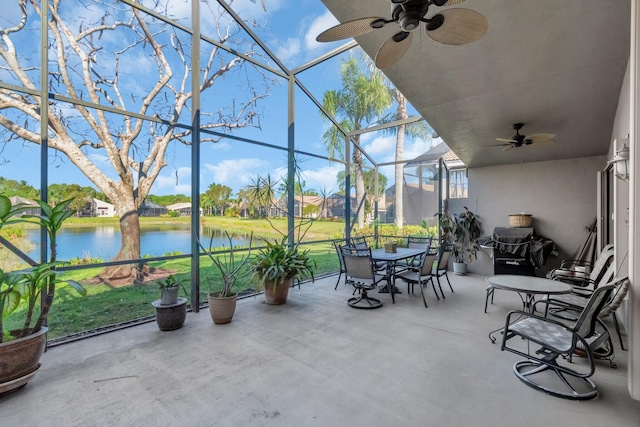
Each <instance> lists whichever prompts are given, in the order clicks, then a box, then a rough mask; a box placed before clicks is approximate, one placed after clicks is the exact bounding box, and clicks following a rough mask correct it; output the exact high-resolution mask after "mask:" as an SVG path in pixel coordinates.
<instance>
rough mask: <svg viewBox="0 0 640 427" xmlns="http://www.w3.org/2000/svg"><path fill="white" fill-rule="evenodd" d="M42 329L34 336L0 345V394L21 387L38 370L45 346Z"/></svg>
mask: <svg viewBox="0 0 640 427" xmlns="http://www.w3.org/2000/svg"><path fill="white" fill-rule="evenodd" d="M47 331H48V329H47V328H45V327H43V328H41V329H40V331H38V332H36V333H35V334H31V335H29V336H26V337H24V338H20V339H17V340H13V341H9V342H5V343H2V344H0V394H2V393H6V392H9V391H12V390H15V389H16V388H19V387H22V386H23V385H25V384H27V382H28V381H29V380H30V379H31V378H33V377H34V376H35V374H36V372H37V371H38V369H39V368H40V357H41V356H42V353H43V352H44V349H45V346H46V345H47Z"/></svg>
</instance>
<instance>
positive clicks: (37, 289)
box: [0, 195, 86, 341]
mask: <svg viewBox="0 0 640 427" xmlns="http://www.w3.org/2000/svg"><path fill="white" fill-rule="evenodd" d="M72 201H73V199H69V200H65V201H62V202H60V203H58V204H57V205H56V206H54V207H51V206H49V205H48V204H47V203H45V202H43V201H41V200H38V201H37V203H38V205H39V206H40V214H38V215H26V214H25V215H22V216H20V215H21V214H23V212H25V211H26V206H25V205H16V206H12V205H11V200H9V198H8V197H6V196H4V195H0V228H2V227H3V226H5V225H8V224H15V223H21V222H22V223H24V222H31V223H35V224H39V225H40V226H41V227H42V228H44V229H45V230H46V232H47V235H48V237H49V249H50V255H49V261H48V262H44V263H42V264H40V265H38V264H37V263H35V262H33V260H30V259H29V258H28V257H27V256H26V255H24V254H21V255H22V256H23V258H26V259H28V260H29V261H30V264H31V265H32V266H31V267H30V268H27V269H24V270H19V271H15V272H9V273H6V274H5V273H4V272H2V274H0V279H2V281H1V282H0V309H1V310H0V311H1V312H2V319H3V320H4V319H7V318H8V317H9V316H15V315H17V313H24V320H23V322H22V327H21V329H18V330H15V331H5V330H4V321H3V322H2V323H0V339H1V340H3V341H4V340H7V339H13V338H22V337H24V336H27V335H29V334H32V333H35V332H38V331H39V330H40V329H41V328H42V326H43V325H44V324H45V322H46V320H47V316H48V315H49V311H50V309H51V305H52V304H53V299H54V296H55V290H56V285H57V284H59V283H68V284H69V285H71V286H72V287H73V288H74V289H76V290H77V291H78V292H79V293H80V294H81V295H83V296H84V295H86V290H85V289H84V288H83V287H82V285H80V283H78V282H76V281H73V280H61V279H59V278H58V277H57V276H56V266H58V265H59V263H57V262H56V236H57V233H58V231H59V230H60V228H61V227H62V224H63V222H64V221H65V220H66V219H67V218H69V217H70V216H72V215H74V214H75V211H74V210H73V209H69V205H70V204H71V202H72ZM2 243H3V244H4V245H5V246H7V247H9V248H10V249H11V250H12V251H19V250H18V249H17V248H15V247H13V246H12V245H11V244H10V243H9V242H8V241H4V240H2ZM38 302H39V304H38ZM23 304H24V305H26V308H25V310H24V311H23V310H19V308H20V307H21V306H22V305H23ZM37 308H39V312H38V310H37Z"/></svg>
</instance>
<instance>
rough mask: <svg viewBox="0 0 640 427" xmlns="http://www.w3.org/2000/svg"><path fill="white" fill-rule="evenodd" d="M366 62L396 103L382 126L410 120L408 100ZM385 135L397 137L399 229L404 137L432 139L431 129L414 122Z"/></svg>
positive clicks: (396, 178)
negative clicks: (394, 108)
mask: <svg viewBox="0 0 640 427" xmlns="http://www.w3.org/2000/svg"><path fill="white" fill-rule="evenodd" d="M364 60H365V61H366V62H367V63H368V64H369V70H370V71H371V73H372V74H379V75H381V76H382V78H383V79H384V82H385V84H386V85H387V90H388V91H389V93H390V95H391V97H392V99H393V101H394V102H395V103H396V105H397V107H396V111H395V113H391V114H388V115H386V116H385V117H383V118H382V119H381V120H380V124H384V123H390V122H393V121H396V120H404V119H407V118H409V115H408V114H407V98H406V97H405V96H404V95H403V94H402V92H400V91H399V90H398V89H396V88H395V86H393V84H392V83H391V82H390V81H389V80H388V79H387V78H386V77H385V76H384V74H382V72H381V71H380V70H379V69H377V68H376V67H375V65H374V64H373V62H372V61H371V59H369V58H368V57H366V58H364ZM383 132H384V133H387V134H389V133H390V134H394V135H396V155H395V162H396V164H395V180H396V191H395V193H396V194H395V200H394V205H395V215H396V220H395V223H396V227H398V228H399V229H400V228H402V226H403V225H404V224H403V220H404V212H403V197H402V196H403V188H404V185H403V184H404V173H403V172H404V171H403V164H402V163H400V162H401V161H402V160H403V158H402V157H403V156H402V154H403V151H404V137H405V135H409V136H411V137H413V138H420V139H431V135H430V128H429V125H428V124H427V122H425V121H424V120H420V121H419V122H413V123H409V124H402V125H399V126H394V127H391V128H387V129H384V130H383Z"/></svg>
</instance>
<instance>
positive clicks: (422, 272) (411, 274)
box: [396, 252, 440, 307]
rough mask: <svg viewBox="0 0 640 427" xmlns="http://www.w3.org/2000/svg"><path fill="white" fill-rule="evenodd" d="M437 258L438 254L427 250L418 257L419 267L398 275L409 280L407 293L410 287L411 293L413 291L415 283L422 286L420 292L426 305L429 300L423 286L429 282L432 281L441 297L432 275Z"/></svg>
mask: <svg viewBox="0 0 640 427" xmlns="http://www.w3.org/2000/svg"><path fill="white" fill-rule="evenodd" d="M435 258H436V254H430V253H428V252H425V253H423V254H422V255H420V256H419V257H418V263H419V264H418V266H417V267H413V268H410V269H409V270H407V271H405V272H403V273H400V274H398V275H397V276H396V277H397V278H399V279H402V280H404V281H405V282H407V293H409V289H411V293H413V287H414V285H418V287H419V288H420V293H421V294H422V302H424V306H425V307H427V300H426V299H425V297H424V289H423V288H424V286H427V285H428V282H431V286H432V287H433V292H435V294H436V297H437V298H438V299H440V297H439V296H438V291H436V286H435V284H434V283H433V276H432V275H431V271H432V269H433V262H434V261H435Z"/></svg>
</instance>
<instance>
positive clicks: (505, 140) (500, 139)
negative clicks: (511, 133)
mask: <svg viewBox="0 0 640 427" xmlns="http://www.w3.org/2000/svg"><path fill="white" fill-rule="evenodd" d="M496 141H502V142H518V141H516V140H515V139H506V138H496Z"/></svg>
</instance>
